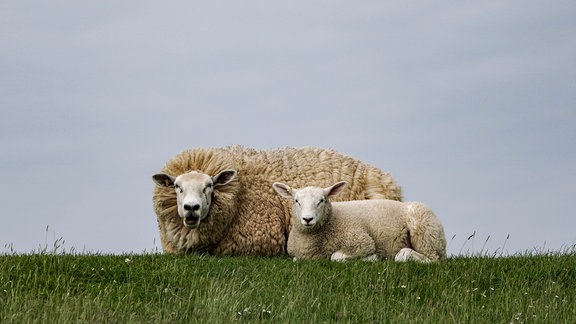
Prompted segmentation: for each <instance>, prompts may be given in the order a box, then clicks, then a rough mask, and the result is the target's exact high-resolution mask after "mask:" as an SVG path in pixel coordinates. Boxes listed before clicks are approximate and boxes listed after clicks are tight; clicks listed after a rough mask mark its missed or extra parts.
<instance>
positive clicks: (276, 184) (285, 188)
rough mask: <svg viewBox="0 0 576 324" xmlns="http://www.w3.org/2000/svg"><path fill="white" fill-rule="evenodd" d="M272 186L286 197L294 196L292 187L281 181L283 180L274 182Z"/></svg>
mask: <svg viewBox="0 0 576 324" xmlns="http://www.w3.org/2000/svg"><path fill="white" fill-rule="evenodd" d="M272 188H274V190H276V192H277V193H278V194H279V195H280V196H282V197H284V198H290V199H291V198H292V192H293V190H292V188H290V187H288V186H287V185H285V184H283V183H281V182H274V183H273V184H272Z"/></svg>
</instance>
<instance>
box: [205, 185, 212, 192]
mask: <svg viewBox="0 0 576 324" xmlns="http://www.w3.org/2000/svg"><path fill="white" fill-rule="evenodd" d="M210 188H212V184H211V183H209V184H207V185H206V187H204V193H206V191H207V190H208V189H210Z"/></svg>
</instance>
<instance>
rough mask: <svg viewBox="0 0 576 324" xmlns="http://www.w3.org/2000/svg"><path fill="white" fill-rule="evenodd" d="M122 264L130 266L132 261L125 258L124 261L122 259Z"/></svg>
mask: <svg viewBox="0 0 576 324" xmlns="http://www.w3.org/2000/svg"><path fill="white" fill-rule="evenodd" d="M124 263H126V265H130V264H132V260H130V259H128V258H126V259H124Z"/></svg>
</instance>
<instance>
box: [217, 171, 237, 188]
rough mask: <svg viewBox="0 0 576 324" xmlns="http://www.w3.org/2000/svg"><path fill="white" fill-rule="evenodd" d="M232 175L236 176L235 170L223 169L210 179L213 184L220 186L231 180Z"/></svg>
mask: <svg viewBox="0 0 576 324" xmlns="http://www.w3.org/2000/svg"><path fill="white" fill-rule="evenodd" d="M234 177H236V170H231V169H230V170H224V171H222V172H220V173H218V174H217V175H215V176H213V177H212V181H213V182H214V186H222V185H225V184H227V183H229V182H230V181H232V179H234Z"/></svg>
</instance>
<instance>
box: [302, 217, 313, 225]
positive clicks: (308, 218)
mask: <svg viewBox="0 0 576 324" xmlns="http://www.w3.org/2000/svg"><path fill="white" fill-rule="evenodd" d="M312 219H314V218H312V217H302V220H303V221H305V222H306V224H308V223H310V222H311V221H312Z"/></svg>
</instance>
